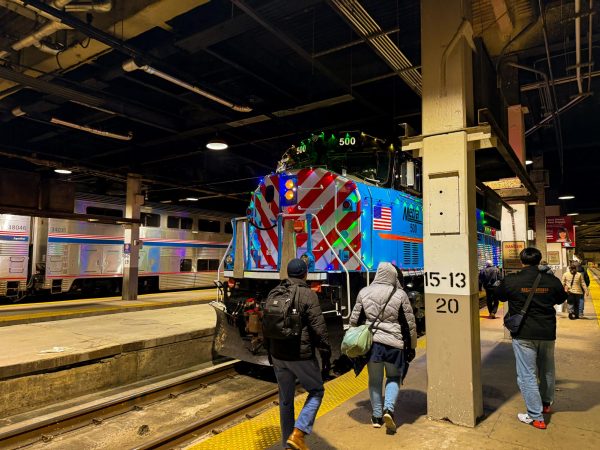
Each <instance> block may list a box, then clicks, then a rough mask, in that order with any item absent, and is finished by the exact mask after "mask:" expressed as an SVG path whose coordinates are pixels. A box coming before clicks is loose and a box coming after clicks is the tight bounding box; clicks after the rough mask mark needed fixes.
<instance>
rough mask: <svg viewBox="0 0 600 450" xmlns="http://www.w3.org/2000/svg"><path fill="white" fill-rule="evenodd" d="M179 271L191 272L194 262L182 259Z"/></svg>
mask: <svg viewBox="0 0 600 450" xmlns="http://www.w3.org/2000/svg"><path fill="white" fill-rule="evenodd" d="M179 271H180V272H191V271H192V260H191V259H188V258H186V259H182V260H181V262H180V263H179Z"/></svg>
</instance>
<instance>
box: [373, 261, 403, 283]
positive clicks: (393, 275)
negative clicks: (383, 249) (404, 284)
mask: <svg viewBox="0 0 600 450" xmlns="http://www.w3.org/2000/svg"><path fill="white" fill-rule="evenodd" d="M397 280H398V273H397V272H396V268H395V267H394V266H393V265H392V264H391V263H389V262H381V263H379V266H378V267H377V273H376V274H375V278H374V279H373V283H380V284H389V285H390V286H395V285H396V283H397Z"/></svg>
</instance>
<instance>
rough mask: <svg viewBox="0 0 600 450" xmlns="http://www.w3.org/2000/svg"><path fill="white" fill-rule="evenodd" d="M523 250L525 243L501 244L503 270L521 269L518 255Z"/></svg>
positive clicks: (508, 242)
mask: <svg viewBox="0 0 600 450" xmlns="http://www.w3.org/2000/svg"><path fill="white" fill-rule="evenodd" d="M524 249H525V241H504V242H502V260H503V266H504V268H505V269H520V268H521V267H522V264H521V258H520V257H519V255H520V254H521V252H522V251H523V250H524Z"/></svg>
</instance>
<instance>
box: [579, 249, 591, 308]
mask: <svg viewBox="0 0 600 450" xmlns="http://www.w3.org/2000/svg"><path fill="white" fill-rule="evenodd" d="M584 263H585V261H581V262H580V263H579V264H577V272H579V273H580V274H581V276H582V277H583V281H585V285H586V286H587V287H588V288H589V287H590V276H589V275H588V273H587V269H586V267H585V266H584ZM588 293H589V289H588ZM584 307H585V295H582V296H581V297H579V317H583V310H584Z"/></svg>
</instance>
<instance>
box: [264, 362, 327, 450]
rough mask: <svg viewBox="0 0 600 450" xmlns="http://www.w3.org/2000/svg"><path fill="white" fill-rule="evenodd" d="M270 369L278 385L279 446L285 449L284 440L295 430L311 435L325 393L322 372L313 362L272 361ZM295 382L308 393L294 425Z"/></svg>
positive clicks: (317, 364) (316, 363)
mask: <svg viewBox="0 0 600 450" xmlns="http://www.w3.org/2000/svg"><path fill="white" fill-rule="evenodd" d="M273 368H274V369H275V376H276V377H277V384H278V385H279V421H280V425H281V442H282V444H283V448H287V447H288V446H287V443H286V441H287V438H288V437H289V436H290V434H292V431H294V427H295V428H298V429H299V430H300V431H303V432H304V433H306V434H309V433H310V432H311V431H312V427H313V424H314V423H315V417H316V416H317V411H319V407H320V406H321V401H322V400H323V395H324V394H325V389H324V388H323V379H322V378H321V369H320V368H319V363H318V362H317V360H316V359H308V360H303V361H283V360H281V359H277V358H273ZM296 378H298V381H299V382H300V384H301V385H302V387H303V388H304V389H305V390H306V391H307V392H308V397H307V398H306V401H305V402H304V406H303V407H302V411H300V414H299V415H298V420H296V422H295V423H294V394H295V392H296Z"/></svg>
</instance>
